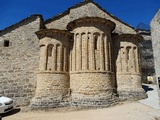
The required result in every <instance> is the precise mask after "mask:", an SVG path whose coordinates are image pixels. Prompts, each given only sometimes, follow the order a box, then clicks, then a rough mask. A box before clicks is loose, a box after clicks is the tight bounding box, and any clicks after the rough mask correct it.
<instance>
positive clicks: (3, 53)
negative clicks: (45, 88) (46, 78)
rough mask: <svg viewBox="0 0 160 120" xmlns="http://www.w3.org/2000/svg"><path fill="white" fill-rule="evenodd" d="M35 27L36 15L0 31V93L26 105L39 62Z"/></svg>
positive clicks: (30, 95)
mask: <svg viewBox="0 0 160 120" xmlns="http://www.w3.org/2000/svg"><path fill="white" fill-rule="evenodd" d="M39 28H40V18H39V17H36V16H35V17H33V18H31V19H30V20H27V21H26V22H24V24H23V25H21V26H18V27H16V28H15V29H12V30H10V31H7V32H6V33H3V32H1V33H0V34H1V36H0V95H3V96H8V97H11V98H13V100H14V103H15V104H16V105H28V104H29V103H30V99H31V98H32V97H33V96H34V94H35V89H36V72H37V70H38V63H39V39H38V38H37V36H36V35H35V32H36V31H38V30H39ZM6 41H9V46H8V45H7V44H6V43H5V42H6ZM5 44H6V46H5Z"/></svg>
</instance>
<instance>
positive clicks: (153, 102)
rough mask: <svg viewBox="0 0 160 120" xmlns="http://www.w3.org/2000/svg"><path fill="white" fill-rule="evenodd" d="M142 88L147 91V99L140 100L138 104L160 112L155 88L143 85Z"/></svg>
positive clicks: (154, 86) (159, 101) (150, 85)
mask: <svg viewBox="0 0 160 120" xmlns="http://www.w3.org/2000/svg"><path fill="white" fill-rule="evenodd" d="M143 87H144V88H145V89H146V91H147V95H148V98H147V99H145V100H140V101H139V102H140V103H142V104H145V105H148V106H150V107H152V108H155V109H159V110H160V100H159V97H158V92H157V86H156V85H152V84H143Z"/></svg>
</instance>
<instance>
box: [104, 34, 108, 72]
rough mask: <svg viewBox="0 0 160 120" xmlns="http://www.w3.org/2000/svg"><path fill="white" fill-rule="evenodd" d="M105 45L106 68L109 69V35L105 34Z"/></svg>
mask: <svg viewBox="0 0 160 120" xmlns="http://www.w3.org/2000/svg"><path fill="white" fill-rule="evenodd" d="M104 47H105V70H106V71H109V53H108V52H109V51H108V37H107V35H105V36H104Z"/></svg>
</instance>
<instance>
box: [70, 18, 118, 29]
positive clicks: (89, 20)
mask: <svg viewBox="0 0 160 120" xmlns="http://www.w3.org/2000/svg"><path fill="white" fill-rule="evenodd" d="M95 24H101V25H102V26H106V27H109V28H110V30H111V31H113V30H114V29H115V26H116V24H115V23H114V22H112V21H110V20H107V19H105V18H99V17H85V18H80V19H77V20H74V21H72V22H70V23H68V25H67V29H68V30H69V31H71V30H73V29H74V28H75V27H79V26H85V25H86V26H87V25H93V26H94V25H95Z"/></svg>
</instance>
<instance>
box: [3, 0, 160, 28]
mask: <svg viewBox="0 0 160 120" xmlns="http://www.w3.org/2000/svg"><path fill="white" fill-rule="evenodd" d="M82 1H83V0H67V1H64V0H58V1H57V0H0V3H1V4H0V30H3V29H4V28H6V27H9V26H10V25H12V24H15V23H17V22H19V21H21V20H22V19H24V18H26V17H29V16H30V15H32V14H42V15H43V18H44V20H46V19H48V18H51V17H53V16H55V15H56V14H59V13H62V12H64V11H65V10H67V9H68V8H69V7H71V6H73V5H75V4H77V3H79V2H82ZM94 2H96V3H98V4H99V5H100V6H102V7H103V8H104V9H105V10H107V11H108V12H109V13H111V14H112V15H114V16H116V17H118V18H119V19H121V20H122V21H124V22H126V23H127V24H129V25H131V26H133V27H136V26H137V25H138V24H139V23H140V22H142V23H144V24H149V23H150V21H151V19H152V18H153V17H154V15H155V14H156V12H157V11H158V9H159V8H160V0H94Z"/></svg>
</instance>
